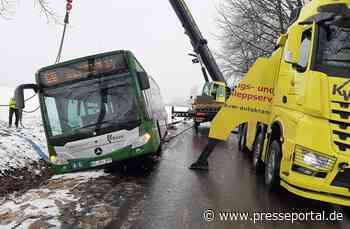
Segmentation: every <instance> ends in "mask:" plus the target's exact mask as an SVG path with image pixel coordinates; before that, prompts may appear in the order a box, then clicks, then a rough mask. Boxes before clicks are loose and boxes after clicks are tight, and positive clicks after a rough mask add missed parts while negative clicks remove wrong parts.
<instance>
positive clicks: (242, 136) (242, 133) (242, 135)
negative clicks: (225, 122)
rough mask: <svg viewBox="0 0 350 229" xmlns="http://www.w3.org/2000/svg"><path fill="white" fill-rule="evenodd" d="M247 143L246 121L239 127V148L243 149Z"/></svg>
mask: <svg viewBox="0 0 350 229" xmlns="http://www.w3.org/2000/svg"><path fill="white" fill-rule="evenodd" d="M246 143H247V125H246V124H245V123H243V124H241V125H239V127H238V150H239V151H243V150H244V149H245V146H246Z"/></svg>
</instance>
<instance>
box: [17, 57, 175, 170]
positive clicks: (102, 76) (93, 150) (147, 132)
mask: <svg viewBox="0 0 350 229" xmlns="http://www.w3.org/2000/svg"><path fill="white" fill-rule="evenodd" d="M36 82H37V84H36V85H34V86H33V85H31V86H29V87H28V85H21V86H19V87H18V88H17V90H16V93H15V94H16V100H17V103H18V104H23V106H22V107H24V101H23V90H24V89H27V88H33V89H34V90H35V91H36V92H38V94H39V100H40V108H41V115H42V120H43V124H44V129H45V134H46V138H47V145H48V152H49V160H50V162H51V167H52V169H53V171H54V172H55V173H67V172H74V171H79V170H86V169H90V168H95V167H101V166H105V165H110V164H112V163H113V162H116V161H121V160H125V159H129V158H134V157H140V156H146V155H152V154H154V153H157V152H158V151H159V150H160V148H161V139H162V138H164V136H165V135H166V133H167V129H166V125H167V119H168V115H167V112H166V110H165V107H164V104H163V101H162V96H161V93H160V89H159V87H158V85H157V84H156V82H155V81H154V79H153V78H152V77H150V76H148V74H147V73H146V71H145V70H144V68H143V67H142V66H141V64H140V63H139V62H138V61H137V59H136V58H135V56H134V55H133V54H132V53H131V52H130V51H114V52H109V53H103V54H98V55H93V56H87V57H83V58H79V59H75V60H71V61H67V62H63V63H59V64H55V65H52V66H49V67H44V68H42V69H40V70H39V71H38V73H37V75H36ZM20 107H21V106H20Z"/></svg>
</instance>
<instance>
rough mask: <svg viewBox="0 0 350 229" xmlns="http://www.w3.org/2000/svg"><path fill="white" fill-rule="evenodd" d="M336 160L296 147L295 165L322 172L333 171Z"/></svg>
mask: <svg viewBox="0 0 350 229" xmlns="http://www.w3.org/2000/svg"><path fill="white" fill-rule="evenodd" d="M335 161H336V159H335V158H333V157H330V156H327V155H324V154H320V153H318V152H315V151H312V150H310V149H306V148H303V147H300V146H297V147H296V150H295V158H294V163H295V164H298V165H301V166H304V167H308V168H311V169H313V170H315V169H317V170H320V171H325V172H328V171H330V170H332V169H333V167H334V164H335Z"/></svg>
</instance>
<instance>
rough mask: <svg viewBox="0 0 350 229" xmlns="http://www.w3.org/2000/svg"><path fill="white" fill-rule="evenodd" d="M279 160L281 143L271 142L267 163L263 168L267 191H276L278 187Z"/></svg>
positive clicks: (280, 157)
mask: <svg viewBox="0 0 350 229" xmlns="http://www.w3.org/2000/svg"><path fill="white" fill-rule="evenodd" d="M281 159H282V146H281V143H280V142H279V141H277V140H273V141H272V143H271V146H270V149H269V153H268V155H267V163H266V166H265V184H266V185H267V187H268V189H269V191H276V190H277V189H278V188H279V186H280V180H281V178H280V168H281Z"/></svg>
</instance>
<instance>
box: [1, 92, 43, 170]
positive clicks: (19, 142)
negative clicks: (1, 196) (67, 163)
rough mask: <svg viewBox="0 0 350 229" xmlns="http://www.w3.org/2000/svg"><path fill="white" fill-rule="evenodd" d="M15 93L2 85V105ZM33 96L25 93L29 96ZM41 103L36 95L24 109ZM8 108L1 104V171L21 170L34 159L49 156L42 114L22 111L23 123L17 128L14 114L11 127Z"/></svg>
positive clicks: (27, 109)
mask: <svg viewBox="0 0 350 229" xmlns="http://www.w3.org/2000/svg"><path fill="white" fill-rule="evenodd" d="M12 95H13V89H11V88H4V87H0V105H6V104H7V103H8V101H9V98H10V97H11V96H12ZM29 96H31V95H30V94H29V95H26V97H29ZM37 106H38V99H37V98H36V97H34V98H33V99H31V100H30V101H28V104H27V106H26V108H25V111H32V110H34V109H35V108H36V107H37ZM8 110H9V108H8V107H0V174H3V175H5V174H4V173H5V171H11V170H14V169H20V168H23V167H25V166H26V165H28V164H29V163H31V162H33V161H38V160H39V159H42V158H45V157H47V153H46V146H45V145H46V139H45V134H44V130H43V127H42V124H41V119H40V113H39V111H36V112H34V113H25V112H24V113H23V126H24V128H22V127H20V128H18V129H16V128H15V127H14V126H15V125H14V121H15V117H13V125H12V128H8Z"/></svg>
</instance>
